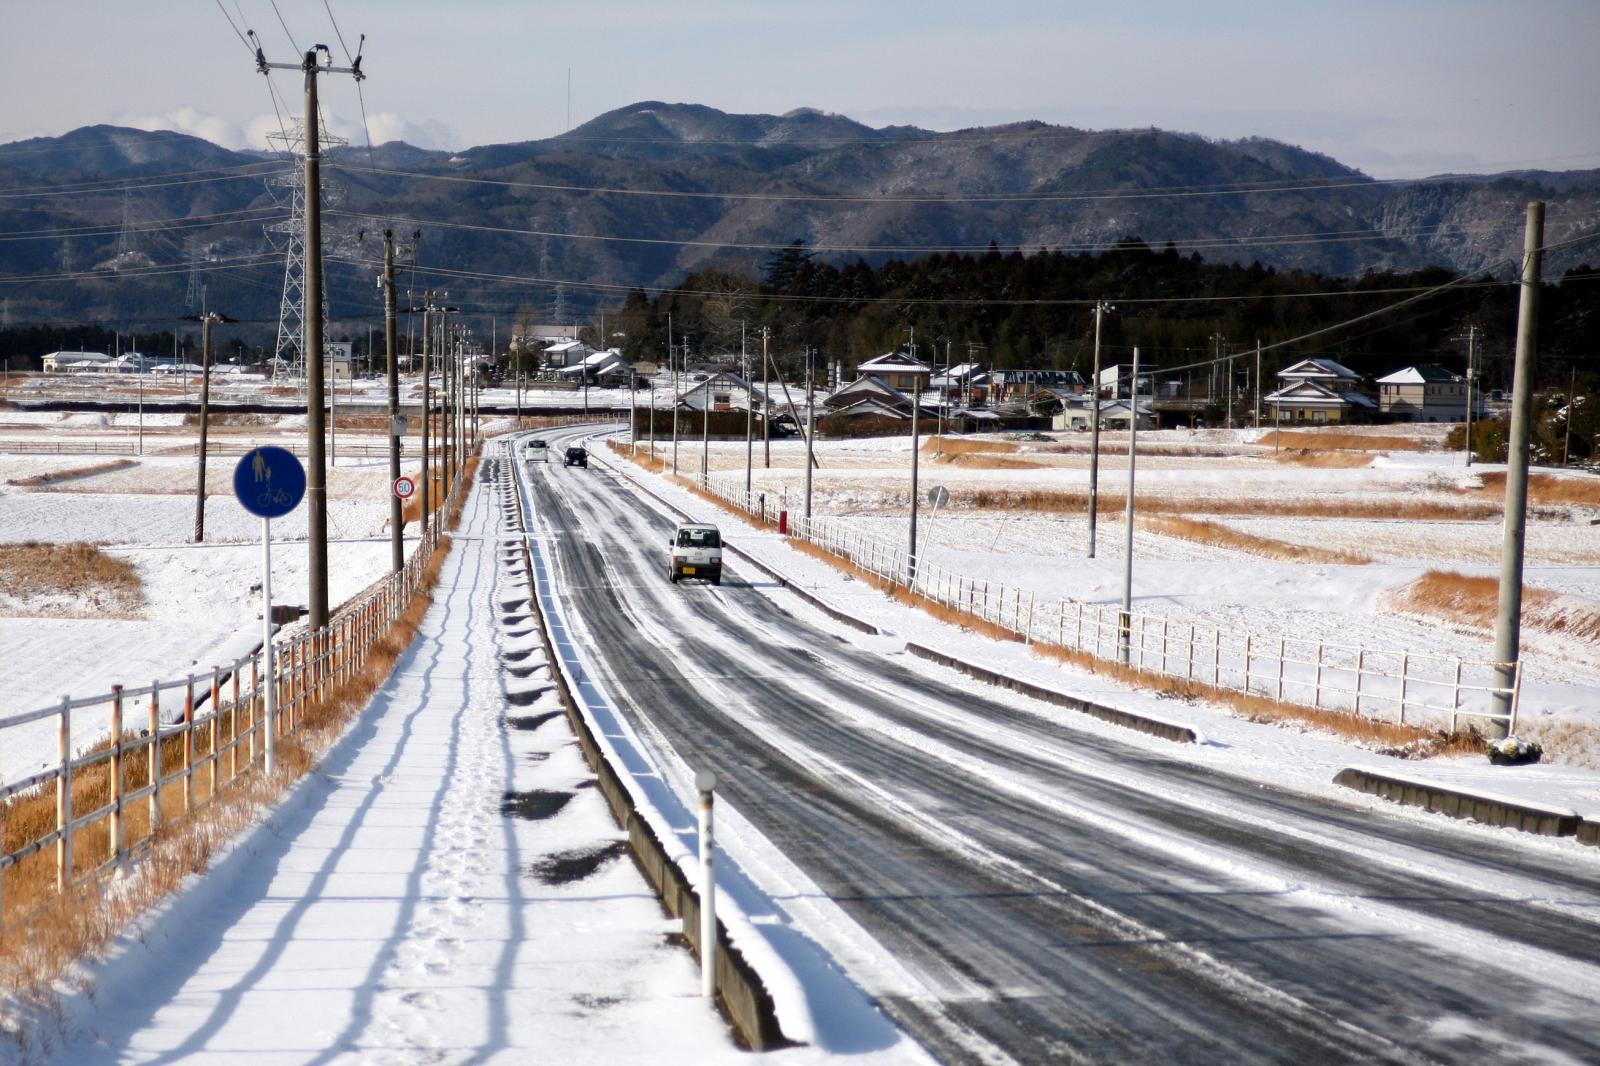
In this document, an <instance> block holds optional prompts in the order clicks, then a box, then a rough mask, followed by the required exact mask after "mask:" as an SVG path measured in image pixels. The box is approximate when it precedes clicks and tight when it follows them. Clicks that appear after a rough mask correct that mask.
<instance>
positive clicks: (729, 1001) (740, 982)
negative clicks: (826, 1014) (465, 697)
mask: <svg viewBox="0 0 1600 1066" xmlns="http://www.w3.org/2000/svg"><path fill="white" fill-rule="evenodd" d="M513 461H514V460H513ZM513 477H515V475H514V474H513ZM517 511H518V516H519V518H521V519H522V522H521V524H522V525H523V527H524V532H527V529H526V526H527V520H526V516H525V515H523V514H522V496H521V493H520V492H519V493H517ZM522 564H523V567H524V568H525V570H526V572H527V575H528V589H529V595H528V600H527V603H528V608H529V610H530V612H531V613H532V614H533V616H534V617H536V618H537V619H538V620H539V639H540V641H541V642H542V643H543V645H544V653H545V661H546V662H548V663H549V664H550V666H551V669H550V678H551V680H552V681H553V682H554V683H555V688H556V693H557V695H558V696H559V697H560V699H561V706H562V709H563V710H565V712H566V717H567V722H568V724H570V725H571V726H572V731H573V733H574V734H576V735H577V738H578V746H579V748H580V749H581V750H582V751H583V757H584V760H585V761H586V762H587V763H588V764H589V766H590V768H592V769H593V770H594V773H595V778H596V785H597V787H598V788H599V789H600V793H601V795H603V796H604V797H605V799H606V804H607V805H608V806H609V807H610V808H611V816H612V817H613V818H615V819H616V821H617V824H618V825H619V826H621V827H622V828H623V829H624V830H625V831H626V832H627V834H628V847H629V850H630V851H631V852H632V853H633V857H634V861H635V862H636V863H637V864H638V866H639V869H640V870H641V871H643V873H644V875H645V878H646V880H648V881H649V882H650V885H651V887H652V888H653V889H655V892H656V895H658V896H659V897H660V898H661V902H662V905H663V906H665V907H666V909H667V913H668V914H670V915H672V916H673V917H676V918H681V919H682V920H683V935H684V939H685V940H687V941H688V942H689V944H690V945H691V946H692V947H693V948H694V950H695V952H696V955H697V957H698V953H699V950H700V942H699V941H700V897H699V894H698V893H696V892H695V890H694V889H693V888H692V887H691V886H690V884H689V881H688V879H687V878H685V877H684V875H683V871H682V870H680V869H679V868H678V866H677V864H676V863H674V862H673V861H672V857H671V856H670V855H669V854H668V853H667V849H666V848H665V847H664V846H663V845H662V843H661V839H660V838H659V837H658V836H657V835H656V833H655V830H654V829H652V828H651V827H650V825H649V823H648V822H646V821H645V820H644V819H643V818H641V817H640V816H639V813H638V811H637V810H636V809H635V807H634V802H633V796H632V794H631V793H629V791H628V789H627V786H626V785H624V784H623V781H622V778H621V776H620V775H618V773H617V771H616V769H615V768H613V767H612V765H611V764H610V763H609V762H607V761H606V758H605V753H604V749H602V748H601V746H600V745H599V743H598V742H596V740H595V736H594V732H593V730H591V729H590V727H589V722H588V719H587V718H585V717H584V714H583V710H582V708H581V707H579V705H578V702H577V700H576V699H574V698H573V695H572V688H571V685H570V684H569V681H568V678H567V675H566V670H565V668H564V666H563V665H562V663H561V660H560V658H559V657H558V656H557V655H556V649H555V643H554V641H552V639H551V636H550V629H549V623H548V622H547V620H546V619H545V616H544V611H543V610H542V609H541V607H540V605H539V582H538V576H537V573H536V571H535V569H534V566H533V557H532V554H531V552H530V551H529V549H528V542H527V540H526V538H524V539H523V541H522ZM716 967H717V975H716V982H717V992H718V1004H719V1005H720V1006H721V1008H722V1010H723V1012H724V1014H725V1015H726V1016H727V1018H728V1020H729V1021H730V1022H732V1024H733V1027H734V1028H735V1029H736V1030H737V1031H738V1033H739V1036H740V1038H741V1039H743V1040H744V1042H745V1043H746V1044H748V1045H749V1046H750V1047H751V1048H752V1049H754V1050H756V1051H769V1050H773V1049H776V1048H780V1047H787V1046H789V1045H790V1043H791V1042H790V1041H789V1040H788V1039H787V1038H785V1037H784V1035H783V1030H782V1028H781V1027H780V1026H779V1025H778V1014H777V1008H776V1005H775V1004H774V1003H773V1001H772V994H771V992H769V991H768V990H767V986H766V982H764V981H763V980H762V979H761V975H760V974H758V973H757V972H756V970H755V968H754V967H753V966H751V965H750V963H749V961H748V960H747V959H745V957H744V953H743V952H742V951H740V950H739V948H738V947H737V946H736V945H734V944H733V943H731V942H730V941H729V938H728V930H727V927H726V926H725V925H723V923H722V922H721V921H720V920H719V921H718V922H717V959H716Z"/></svg>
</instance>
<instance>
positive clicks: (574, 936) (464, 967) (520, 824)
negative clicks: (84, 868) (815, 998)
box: [51, 489, 927, 1066]
mask: <svg viewBox="0 0 1600 1066" xmlns="http://www.w3.org/2000/svg"><path fill="white" fill-rule="evenodd" d="M495 510H496V506H495V501H494V498H493V497H492V495H491V494H490V493H488V492H486V491H483V490H482V489H480V490H479V491H477V492H476V493H475V494H474V496H473V498H472V500H471V502H470V503H469V506H468V512H467V520H466V525H467V528H466V529H465V530H464V534H465V535H463V536H460V537H458V538H457V539H456V547H455V549H454V550H453V551H452V553H451V555H450V557H449V558H448V559H447V560H446V563H445V571H444V573H443V576H442V580H441V582H440V592H439V593H438V594H436V597H435V602H434V604H433V606H432V607H431V608H430V610H429V612H428V614H427V616H426V617H425V619H424V621H423V623H422V626H421V627H420V630H419V635H418V638H417V640H416V642H415V643H414V644H413V646H412V647H411V648H410V649H409V650H408V651H407V652H406V654H405V655H404V656H403V657H402V659H401V661H400V663H399V664H398V666H397V668H396V671H395V673H394V675H393V676H392V677H391V678H390V680H389V681H388V682H387V683H386V684H385V685H384V687H383V688H382V689H381V690H380V691H379V693H378V694H377V696H376V697H375V698H374V700H373V702H372V704H371V706H370V707H369V708H368V709H367V710H366V711H365V712H364V713H363V714H362V715H361V717H360V719H359V720H358V721H357V722H356V723H355V724H354V725H353V727H352V728H351V729H350V730H349V732H348V733H347V735H346V737H345V738H344V740H342V741H341V742H340V743H339V744H338V745H336V747H335V748H334V749H333V750H332V751H331V752H330V753H329V755H328V757H327V758H326V760H325V761H324V762H323V763H322V765H321V766H320V767H319V768H318V771H317V772H316V773H314V774H312V775H311V776H309V777H308V778H306V779H305V780H303V781H302V782H301V783H300V784H299V785H298V786H297V787H296V788H295V789H294V790H293V791H292V793H291V794H290V796H289V797H288V798H287V799H286V800H285V801H284V802H282V803H280V804H279V805H278V806H277V808H276V809H274V810H273V811H272V812H271V814H270V816H269V817H268V818H267V819H266V820H265V821H264V822H263V823H262V824H261V825H260V826H259V827H257V828H256V829H255V830H253V831H251V832H248V833H246V834H244V835H243V836H242V837H241V838H240V839H239V840H238V841H237V842H236V843H235V844H234V845H233V846H232V847H231V849H230V850H229V851H228V852H227V853H226V854H225V855H224V856H222V857H221V859H220V861H218V862H216V863H215V864H214V865H213V866H212V868H211V869H210V870H209V871H208V872H207V873H206V874H205V875H204V876H203V877H200V878H196V879H194V880H192V881H191V882H190V884H189V885H188V886H187V889H186V891H185V892H183V893H182V894H181V895H180V896H178V897H176V898H174V899H173V900H171V901H170V902H169V903H168V904H167V905H166V906H165V907H163V908H161V909H160V910H159V911H157V912H155V913H153V914H151V915H148V916H146V917H145V918H144V919H142V920H141V921H140V922H138V923H137V928H136V929H134V930H131V931H130V932H129V933H128V934H126V935H124V936H123V937H121V938H120V939H119V941H118V942H117V944H116V945H115V946H114V949H113V951H112V953H111V955H110V958H109V959H108V960H107V961H105V962H104V963H101V964H98V965H92V966H89V967H87V968H86V970H85V973H84V976H85V978H86V980H87V990H86V991H82V992H79V993H77V994H74V995H72V996H71V997H70V998H69V1000H68V1002H67V1004H66V1008H65V1011H64V1013H63V1023H62V1024H63V1028H64V1032H65V1039H64V1041H63V1042H62V1043H61V1044H60V1045H59V1046H56V1047H54V1048H52V1049H51V1053H52V1054H51V1058H52V1060H53V1061H56V1062H60V1063H72V1064H74V1066H78V1064H86V1066H87V1064H96V1063H112V1062H117V1063H160V1062H173V1061H178V1060H182V1061H185V1062H221V1061H230V1062H231V1061H248V1062H251V1063H277V1062H283V1063H290V1062H293V1063H301V1064H303V1063H327V1064H342V1063H352V1064H354V1063H387V1062H393V1063H416V1062H439V1061H449V1062H506V1063H525V1062H549V1063H579V1062H604V1063H608V1064H609V1063H659V1062H684V1063H688V1062H693V1063H720V1062H728V1063H737V1062H746V1061H748V1060H749V1055H748V1053H747V1052H744V1051H742V1050H740V1049H739V1048H738V1047H737V1046H736V1045H735V1043H734V1041H733V1039H732V1037H731V1035H730V1033H729V1032H728V1030H727V1027H726V1025H725V1024H724V1022H723V1021H722V1019H721V1018H720V1017H719V1016H718V1015H717V1014H716V1012H715V1011H714V1010H713V1008H712V1007H711V1005H710V1004H709V1003H708V1002H707V1001H706V1000H704V999H701V998H700V996H699V994H698V993H699V976H698V973H697V970H696V965H695V963H694V960H693V958H692V956H691V955H690V954H689V953H688V952H687V951H685V950H684V949H683V948H682V947H681V946H680V945H679V944H678V943H677V942H676V940H675V937H674V934H675V933H676V932H677V931H678V922H676V921H669V920H668V919H667V918H665V917H664V915H663V912H662V910H661V907H660V905H659V903H658V901H657V900H656V899H655V897H654V896H653V895H652V894H651V892H650V891H649V889H648V888H647V886H646V885H645V883H644V881H643V879H642V877H641V875H640V873H639V872H638V870H637V868H636V867H635V866H634V865H633V864H632V863H631V862H629V861H627V859H626V857H625V852H624V851H623V850H622V845H621V841H622V840H623V834H622V833H620V832H619V831H618V830H617V828H616V825H615V823H614V822H613V821H612V820H611V817H610V814H609V812H608V810H607V807H606V804H605V801H604V800H603V798H602V797H601V796H600V795H599V792H598V790H597V789H595V788H593V787H591V786H592V785H593V783H594V779H593V777H592V776H591V775H590V774H589V772H588V768H587V766H586V765H585V764H584V762H583V760H582V758H581V756H580V754H579V752H578V749H577V748H576V745H575V742H574V739H573V737H572V735H571V733H570V731H569V730H568V729H567V727H566V726H565V723H564V721H563V720H562V718H561V715H560V713H559V706H558V704H557V703H556V701H555V700H554V699H553V697H551V696H549V695H546V696H544V697H542V698H541V699H540V700H539V701H537V702H535V703H533V704H532V705H531V706H528V707H525V708H524V707H515V708H513V707H509V706H508V703H507V691H508V690H507V683H508V681H509V680H510V679H509V678H508V677H507V676H506V674H505V673H503V671H502V665H501V655H502V654H503V653H504V652H506V651H508V650H514V651H516V652H519V653H520V652H521V651H523V650H525V649H526V647H527V643H526V638H527V637H528V633H529V630H528V623H527V621H526V620H525V618H524V617H518V616H515V615H513V616H511V619H512V620H510V621H507V620H506V619H505V616H503V615H502V614H501V613H500V612H499V611H497V610H496V605H497V604H498V603H499V602H500V601H501V600H502V599H504V598H506V596H507V594H508V593H512V592H514V591H516V592H520V593H521V594H523V595H526V594H527V586H526V584H525V583H523V579H522V577H521V575H520V574H518V573H516V572H515V571H512V570H500V569H498V568H497V566H496V563H495V551H494V544H495V538H494V537H493V536H492V534H493V526H492V521H493V514H494V513H495ZM521 662H523V663H526V662H527V660H521ZM519 668H520V667H519ZM541 669H542V668H541ZM773 976H774V977H775V978H777V979H779V980H784V977H783V975H781V974H774V975H773ZM810 979H811V980H812V981H813V982H819V981H820V982H822V984H823V985H824V989H823V991H825V992H826V991H831V990H833V989H834V988H836V987H837V986H839V985H840V982H841V979H840V978H839V977H838V975H837V970H833V971H832V972H831V974H829V975H815V974H814V975H810ZM832 998H833V999H839V998H842V997H839V996H837V995H835V996H834V997H832ZM856 999H857V1000H860V997H859V993H858V994H857V995H856ZM818 1014H819V1017H820V1018H821V1019H822V1021H823V1026H822V1032H821V1034H820V1036H821V1039H819V1040H818V1041H817V1043H816V1044H814V1045H812V1046H806V1047H795V1048H790V1049H786V1050H783V1051H778V1052H774V1053H773V1054H772V1058H773V1059H774V1060H775V1061H777V1062H779V1063H780V1064H781V1063H795V1064H807V1063H815V1062H822V1061H831V1060H833V1059H835V1058H844V1057H848V1058H849V1059H850V1060H851V1061H853V1062H860V1063H863V1064H865V1066H876V1064H890V1063H923V1062H926V1061H927V1059H926V1057H925V1056H924V1055H922V1053H921V1052H920V1051H919V1050H918V1049H917V1048H916V1047H915V1046H914V1045H912V1044H911V1043H910V1042H909V1041H908V1040H907V1039H905V1038H904V1037H902V1036H900V1035H899V1034H898V1033H896V1032H895V1031H894V1030H893V1028H892V1027H891V1026H887V1025H886V1024H885V1023H884V1021H883V1020H882V1017H881V1015H878V1014H877V1013H876V1012H875V1011H871V1010H870V1009H869V1010H867V1011H866V1012H865V1014H866V1017H857V1018H855V1019H842V1018H840V1017H838V1016H837V1013H836V1015H835V1016H832V1017H830V1016H829V1015H828V1013H827V1011H826V1010H820V1011H819V1012H818Z"/></svg>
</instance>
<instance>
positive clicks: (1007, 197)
mask: <svg viewBox="0 0 1600 1066" xmlns="http://www.w3.org/2000/svg"><path fill="white" fill-rule="evenodd" d="M333 166H335V167H336V168H337V169H339V170H345V171H350V172H353V173H371V174H378V175H382V176H385V177H394V178H412V179H416V180H419V181H440V182H448V183H455V184H464V185H492V186H498V187H501V188H509V189H530V190H536V191H539V192H574V193H588V194H591V195H607V196H655V197H665V198H668V199H698V200H741V201H744V200H749V201H762V202H777V203H874V204H877V203H890V204H958V203H985V204H997V203H1085V202H1096V201H1119V200H1157V199H1194V198H1199V197H1208V196H1253V195H1262V194H1267V193H1290V192H1320V191H1327V190H1329V189H1358V188H1370V187H1373V186H1382V185H1421V184H1428V183H1439V182H1442V181H1449V180H1458V179H1448V178H1368V177H1365V176H1364V175H1363V176H1362V177H1361V178H1360V180H1348V181H1328V180H1325V179H1316V180H1317V183H1316V184H1296V183H1286V182H1276V183H1263V184H1254V183H1246V184H1240V185H1235V186H1220V185H1211V186H1198V187H1196V186H1171V187H1166V188H1155V189H1137V190H1127V189H1105V190H1097V191H1089V192H1078V193H952V194H947V195H941V196H934V195H926V196H891V195H866V194H855V193H756V192H704V191H699V190H691V189H627V188H619V187H616V186H601V185H557V184H552V183H546V182H531V181H510V180H508V179H504V178H473V177H466V176H464V175H460V174H429V173H425V172H422V171H415V170H393V169H388V168H382V167H353V166H350V165H349V164H333Z"/></svg>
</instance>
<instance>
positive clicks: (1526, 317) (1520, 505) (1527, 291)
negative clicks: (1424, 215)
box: [1485, 200, 1544, 739]
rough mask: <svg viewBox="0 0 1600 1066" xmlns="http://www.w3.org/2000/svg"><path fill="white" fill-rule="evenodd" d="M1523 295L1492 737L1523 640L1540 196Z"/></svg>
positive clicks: (1497, 734) (1499, 733) (1528, 237)
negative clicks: (1496, 716)
mask: <svg viewBox="0 0 1600 1066" xmlns="http://www.w3.org/2000/svg"><path fill="white" fill-rule="evenodd" d="M1522 247H1523V251H1522V300H1521V305H1520V306H1519V308H1518V309H1517V363H1516V370H1515V375H1516V376H1515V377H1514V378H1513V379H1512V382H1511V439H1510V441H1509V442H1508V454H1507V456H1506V501H1505V540H1504V543H1503V544H1502V546H1501V549H1500V604H1499V607H1500V610H1499V614H1498V616H1497V617H1496V618H1495V625H1494V658H1495V661H1496V662H1497V663H1500V664H1501V665H1500V666H1497V667H1496V668H1495V674H1496V684H1497V685H1498V686H1499V687H1498V689H1497V691H1495V692H1493V693H1491V694H1490V704H1489V706H1490V710H1491V711H1493V712H1494V713H1495V714H1497V715H1504V716H1506V717H1504V718H1490V719H1488V720H1487V723H1486V725H1485V729H1486V731H1487V733H1488V735H1489V736H1490V738H1491V739H1499V738H1501V737H1504V736H1505V735H1506V734H1507V733H1509V732H1510V724H1509V723H1510V715H1511V713H1512V711H1513V709H1514V703H1513V700H1512V689H1513V687H1514V686H1515V685H1516V683H1517V674H1518V667H1519V663H1518V659H1519V656H1520V651H1521V643H1522V548H1523V538H1524V536H1525V535H1526V533H1527V523H1528V438H1529V436H1530V435H1531V423H1532V421H1533V372H1534V362H1535V360H1536V354H1535V353H1536V351H1537V346H1538V339H1539V284H1540V275H1541V271H1542V267H1543V262H1544V201H1543V200H1534V201H1533V202H1531V203H1529V204H1528V224H1527V230H1526V231H1525V233H1524V235H1523V240H1522Z"/></svg>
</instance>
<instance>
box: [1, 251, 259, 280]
mask: <svg viewBox="0 0 1600 1066" xmlns="http://www.w3.org/2000/svg"><path fill="white" fill-rule="evenodd" d="M273 258H276V257H274V256H271V255H270V254H268V253H261V252H253V253H251V254H250V255H246V256H237V257H235V258H233V259H219V260H217V261H216V262H217V264H219V265H216V266H208V267H207V269H208V270H227V269H233V268H237V267H240V266H255V265H259V264H260V263H262V262H265V261H269V260H270V259H273ZM188 272H189V264H187V263H184V264H181V265H178V266H153V267H123V268H120V269H113V268H109V267H108V268H106V269H103V270H73V271H64V272H62V273H58V274H0V285H25V284H30V283H34V282H40V281H87V280H93V279H121V278H129V277H140V278H144V277H159V276H162V275H166V274H187V273H188Z"/></svg>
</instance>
